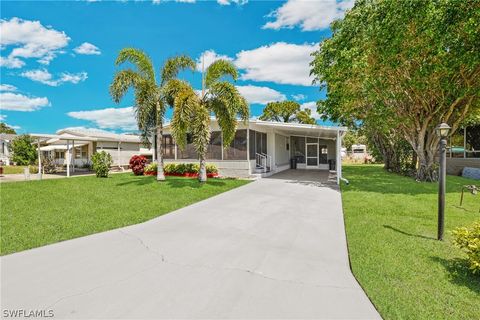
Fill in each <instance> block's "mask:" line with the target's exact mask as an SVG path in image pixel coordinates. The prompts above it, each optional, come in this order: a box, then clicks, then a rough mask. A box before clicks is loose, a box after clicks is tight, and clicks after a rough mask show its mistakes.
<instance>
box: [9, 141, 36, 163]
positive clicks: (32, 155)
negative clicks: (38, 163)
mask: <svg viewBox="0 0 480 320" xmlns="http://www.w3.org/2000/svg"><path fill="white" fill-rule="evenodd" d="M33 143H34V140H33V138H32V137H30V136H29V135H27V134H23V135H21V136H18V137H16V138H15V139H13V141H12V143H11V144H10V152H11V153H12V161H13V162H15V163H16V164H17V165H21V166H26V165H30V164H33V163H35V160H36V159H37V149H36V148H35V146H34V145H33Z"/></svg>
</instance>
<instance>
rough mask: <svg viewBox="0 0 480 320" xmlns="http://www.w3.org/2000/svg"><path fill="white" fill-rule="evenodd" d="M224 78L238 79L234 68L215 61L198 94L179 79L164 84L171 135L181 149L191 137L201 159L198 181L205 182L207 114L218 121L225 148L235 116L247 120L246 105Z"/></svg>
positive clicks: (231, 131)
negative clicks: (189, 134)
mask: <svg viewBox="0 0 480 320" xmlns="http://www.w3.org/2000/svg"><path fill="white" fill-rule="evenodd" d="M227 76H230V77H231V78H232V79H233V80H237V78H238V72H237V69H236V68H235V66H234V65H233V64H232V63H231V62H230V61H227V60H217V61H215V62H214V63H212V64H211V65H210V66H209V67H208V68H207V70H206V72H205V74H204V77H202V93H201V94H200V95H199V94H197V93H196V92H195V90H194V89H193V87H192V86H191V85H190V84H189V83H188V82H185V81H182V80H178V79H172V80H169V81H168V82H167V83H166V85H165V90H164V94H165V99H166V101H168V103H169V104H171V105H173V106H174V108H173V118H172V123H171V127H172V136H173V138H174V139H175V141H176V142H177V145H178V146H179V147H180V148H181V149H183V148H185V145H186V143H187V134H188V133H191V134H192V137H193V145H194V146H195V149H196V151H197V153H198V156H199V159H200V171H199V175H198V178H199V181H200V182H205V181H207V171H206V162H205V156H206V152H207V147H208V143H209V141H210V115H211V114H212V113H213V114H214V115H215V117H216V118H217V121H218V124H219V126H220V129H221V131H222V138H223V143H224V146H228V145H230V143H231V142H232V140H233V138H234V137H235V132H236V130H237V117H240V118H241V119H242V120H243V121H246V120H247V119H248V115H249V108H248V103H247V101H246V100H245V99H244V98H243V97H242V96H241V95H240V93H239V92H238V90H237V88H236V87H235V86H234V85H233V84H232V83H230V82H228V81H225V80H223V78H224V77H227Z"/></svg>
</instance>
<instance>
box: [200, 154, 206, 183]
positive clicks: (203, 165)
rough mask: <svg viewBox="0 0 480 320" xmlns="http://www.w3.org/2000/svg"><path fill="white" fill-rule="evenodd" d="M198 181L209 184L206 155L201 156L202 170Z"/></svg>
mask: <svg viewBox="0 0 480 320" xmlns="http://www.w3.org/2000/svg"><path fill="white" fill-rule="evenodd" d="M198 181H200V182H207V163H206V161H205V155H203V154H201V155H200V170H199V171H198Z"/></svg>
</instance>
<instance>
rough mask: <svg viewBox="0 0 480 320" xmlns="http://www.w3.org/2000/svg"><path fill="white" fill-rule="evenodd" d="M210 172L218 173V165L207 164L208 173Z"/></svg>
mask: <svg viewBox="0 0 480 320" xmlns="http://www.w3.org/2000/svg"><path fill="white" fill-rule="evenodd" d="M208 173H211V174H217V173H218V169H217V166H216V165H214V164H207V174H208Z"/></svg>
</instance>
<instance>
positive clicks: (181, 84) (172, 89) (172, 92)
mask: <svg viewBox="0 0 480 320" xmlns="http://www.w3.org/2000/svg"><path fill="white" fill-rule="evenodd" d="M182 90H187V91H188V90H192V91H193V88H192V86H191V85H190V84H189V83H188V82H186V81H183V80H178V79H171V80H169V81H167V82H166V83H165V84H164V85H163V86H162V91H161V94H162V99H163V100H165V102H166V103H167V104H168V105H169V106H170V107H174V104H175V97H176V96H177V94H178V93H179V92H180V91H182Z"/></svg>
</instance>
